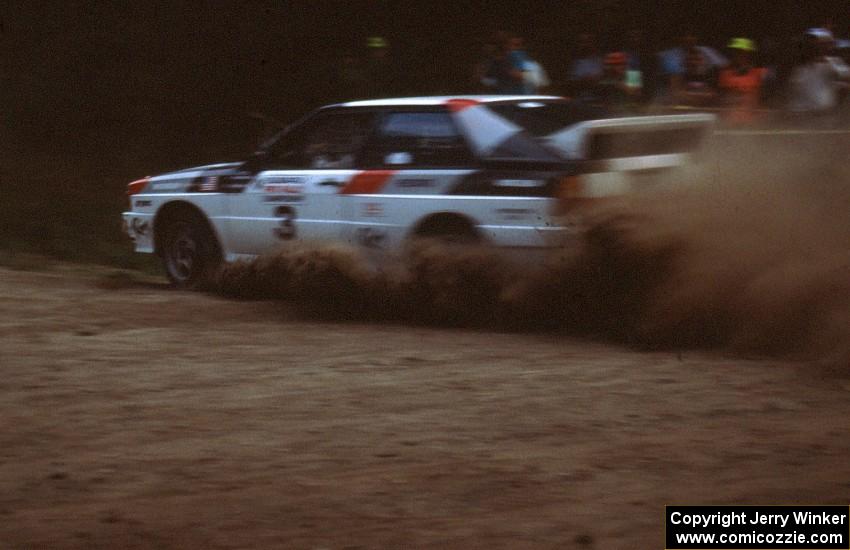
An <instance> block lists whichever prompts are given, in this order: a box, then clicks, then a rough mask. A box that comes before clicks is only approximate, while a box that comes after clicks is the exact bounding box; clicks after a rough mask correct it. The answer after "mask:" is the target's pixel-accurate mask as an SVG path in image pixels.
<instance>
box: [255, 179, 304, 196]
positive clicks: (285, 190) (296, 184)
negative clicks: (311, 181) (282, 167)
mask: <svg viewBox="0 0 850 550" xmlns="http://www.w3.org/2000/svg"><path fill="white" fill-rule="evenodd" d="M305 181H306V180H305V178H304V177H301V176H272V177H270V178H267V179H265V180H264V181H263V193H266V194H267V196H266V197H265V198H264V199H263V200H265V201H266V202H294V201H300V200H301V199H303V198H304V182H305Z"/></svg>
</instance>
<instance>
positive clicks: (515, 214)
mask: <svg viewBox="0 0 850 550" xmlns="http://www.w3.org/2000/svg"><path fill="white" fill-rule="evenodd" d="M496 214H498V215H499V217H500V218H502V219H503V220H522V219H525V218H529V217H531V216H533V215H534V210H531V209H530V208H499V209H497V210H496Z"/></svg>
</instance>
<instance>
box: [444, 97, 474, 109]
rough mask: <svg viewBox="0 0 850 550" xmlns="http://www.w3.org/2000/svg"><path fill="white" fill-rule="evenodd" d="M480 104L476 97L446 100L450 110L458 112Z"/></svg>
mask: <svg viewBox="0 0 850 550" xmlns="http://www.w3.org/2000/svg"><path fill="white" fill-rule="evenodd" d="M476 105H479V103H478V102H477V101H475V100H474V99H460V98H458V99H449V100H448V101H446V107H448V109H449V111H451V112H453V113H457V112H458V111H463V110H464V109H467V108H469V107H475V106H476Z"/></svg>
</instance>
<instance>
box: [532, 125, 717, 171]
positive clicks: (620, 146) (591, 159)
mask: <svg viewBox="0 0 850 550" xmlns="http://www.w3.org/2000/svg"><path fill="white" fill-rule="evenodd" d="M715 120H716V117H715V116H714V115H710V114H692V115H657V116H639V117H625V118H609V119H599V120H587V121H584V122H580V123H578V124H575V125H573V126H570V127H568V128H566V129H563V130H560V131H558V132H556V133H554V134H550V135H549V136H546V137H545V138H544V142H545V143H546V144H547V145H548V146H549V147H551V148H553V149H555V150H557V151H558V152H559V153H560V154H562V155H564V156H565V157H567V158H569V159H571V160H575V161H578V162H580V163H581V166H582V171H583V172H585V173H592V172H623V171H634V170H657V169H661V168H672V167H675V166H681V165H683V164H686V163H687V162H689V161H690V159H691V156H692V154H693V153H694V152H696V151H697V150H698V149H699V148H700V146H701V145H702V142H703V140H704V139H705V138H706V137H707V136H708V134H710V133H711V131H712V130H713V128H714V124H715Z"/></svg>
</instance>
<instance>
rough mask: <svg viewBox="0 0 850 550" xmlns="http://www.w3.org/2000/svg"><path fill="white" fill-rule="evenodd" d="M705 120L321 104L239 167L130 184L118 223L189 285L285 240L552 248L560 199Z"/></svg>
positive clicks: (698, 133) (533, 99)
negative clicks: (420, 240)
mask: <svg viewBox="0 0 850 550" xmlns="http://www.w3.org/2000/svg"><path fill="white" fill-rule="evenodd" d="M712 124H713V117H712V116H711V115H667V116H651V117H630V118H600V115H599V114H598V113H594V112H588V111H587V109H586V108H583V107H581V106H580V105H578V104H576V103H574V102H571V101H569V100H566V99H563V98H559V97H549V96H517V97H512V96H486V97H485V96H461V97H424V98H408V99H382V100H370V101H356V102H350V103H343V104H339V105H331V106H328V107H324V108H321V109H319V110H317V111H315V112H313V113H311V114H310V115H308V116H307V117H305V118H304V119H302V120H301V121H300V122H297V123H296V124H294V125H292V126H290V127H289V128H287V129H286V130H284V131H282V132H281V133H280V134H278V135H277V136H275V138H274V139H272V140H270V141H269V142H268V143H267V144H266V145H265V146H264V147H263V148H262V149H261V150H260V151H258V152H256V153H254V155H252V156H251V157H250V158H249V159H248V160H245V161H243V162H235V163H227V164H215V165H210V166H202V167H199V168H191V169H187V170H181V171H178V172H172V173H167V174H163V175H159V176H154V177H148V178H144V179H142V180H138V181H134V182H132V183H131V184H129V186H128V190H127V194H128V195H129V196H130V203H131V204H130V206H131V208H130V210H129V211H128V212H125V213H124V215H123V216H124V224H125V226H126V229H127V232H128V234H129V235H130V237H131V238H132V239H133V241H134V242H135V249H136V251H137V252H147V253H156V254H158V255H159V256H160V257H161V258H162V260H163V265H164V267H165V271H166V273H167V275H168V277H169V278H170V279H171V281H172V282H173V283H175V284H176V285H178V286H184V287H191V286H195V285H197V284H199V283H200V282H202V281H203V280H204V279H205V278H206V277H207V276H208V275H209V274H210V273H211V272H212V270H213V269H214V268H215V267H216V266H217V265H219V264H220V263H221V262H222V261H233V260H235V259H237V258H243V257H251V256H256V255H259V254H262V253H264V252H267V251H269V250H271V249H273V248H275V247H278V246H280V245H281V243H283V242H286V241H295V240H308V241H336V242H345V243H351V244H356V245H360V246H362V247H364V248H366V249H368V250H371V251H381V252H390V251H397V250H400V249H401V248H402V247H403V246H404V245H405V243H407V242H409V241H410V240H411V239H413V238H417V237H436V238H445V239H448V240H463V241H477V242H481V243H488V244H492V245H494V246H496V247H502V248H506V249H516V250H540V249H546V248H549V247H553V246H559V245H562V244H563V243H564V242H565V241H568V240H569V239H570V238H573V237H575V236H576V235H577V233H578V232H580V227H579V226H577V225H572V224H569V223H564V222H563V218H561V217H559V216H557V215H556V214H557V210H558V205H559V204H563V202H564V201H566V202H567V203H569V201H571V200H576V201H580V200H582V199H586V198H589V197H594V196H600V195H606V194H612V193H617V192H622V191H623V187H624V186H625V185H627V184H628V182H629V180H630V179H631V178H627V177H623V175H624V174H645V173H653V172H655V171H658V170H659V169H664V168H670V167H675V166H680V165H682V164H684V163H686V162H687V160H688V158H689V156H690V154H691V153H692V152H693V151H695V150H696V149H697V148H698V146H699V144H700V142H701V140H702V139H703V137H704V136H705V135H706V134H707V133H708V131H709V130H710V128H711V126H712ZM611 176H616V177H611Z"/></svg>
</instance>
